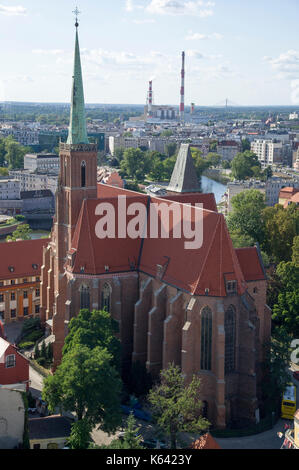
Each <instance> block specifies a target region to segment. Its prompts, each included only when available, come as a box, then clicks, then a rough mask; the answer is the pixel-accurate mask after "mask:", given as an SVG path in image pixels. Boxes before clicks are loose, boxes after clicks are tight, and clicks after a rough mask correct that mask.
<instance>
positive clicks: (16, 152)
mask: <svg viewBox="0 0 299 470" xmlns="http://www.w3.org/2000/svg"><path fill="white" fill-rule="evenodd" d="M5 151H6V154H5V160H6V161H7V162H8V166H9V168H13V169H17V168H24V155H25V154H26V152H27V151H28V149H27V148H26V147H23V145H21V144H19V142H16V141H15V140H14V138H13V137H12V136H9V137H7V138H6V139H5Z"/></svg>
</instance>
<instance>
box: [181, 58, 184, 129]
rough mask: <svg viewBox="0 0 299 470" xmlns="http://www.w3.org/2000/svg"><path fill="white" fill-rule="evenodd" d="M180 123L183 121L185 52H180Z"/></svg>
mask: <svg viewBox="0 0 299 470" xmlns="http://www.w3.org/2000/svg"><path fill="white" fill-rule="evenodd" d="M181 77H182V83H181V101H180V121H181V122H184V121H185V52H182V71H181Z"/></svg>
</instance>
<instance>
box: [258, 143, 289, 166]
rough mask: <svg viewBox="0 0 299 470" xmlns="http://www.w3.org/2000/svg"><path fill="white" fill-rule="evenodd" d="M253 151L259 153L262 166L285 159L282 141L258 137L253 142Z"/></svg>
mask: <svg viewBox="0 0 299 470" xmlns="http://www.w3.org/2000/svg"><path fill="white" fill-rule="evenodd" d="M251 151H252V152H254V153H255V154H256V155H257V157H258V160H259V162H260V163H261V165H262V167H267V166H272V165H273V164H277V163H282V161H283V144H282V142H274V140H271V139H269V140H263V139H256V140H254V141H253V142H251Z"/></svg>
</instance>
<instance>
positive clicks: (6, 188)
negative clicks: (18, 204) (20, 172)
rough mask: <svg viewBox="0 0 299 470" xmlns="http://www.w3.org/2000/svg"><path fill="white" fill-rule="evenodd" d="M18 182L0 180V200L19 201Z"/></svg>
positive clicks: (16, 180) (14, 180)
mask: <svg viewBox="0 0 299 470" xmlns="http://www.w3.org/2000/svg"><path fill="white" fill-rule="evenodd" d="M20 191H21V188H20V181H19V180H18V179H5V180H4V179H3V180H2V179H0V200H7V199H8V200H16V199H20Z"/></svg>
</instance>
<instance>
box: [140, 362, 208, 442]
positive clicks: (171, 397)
mask: <svg viewBox="0 0 299 470" xmlns="http://www.w3.org/2000/svg"><path fill="white" fill-rule="evenodd" d="M160 379H161V383H160V384H159V385H156V386H155V387H154V388H153V389H152V390H151V391H150V393H149V397H148V399H149V402H150V404H151V406H152V410H153V416H154V418H155V420H156V421H157V424H158V426H159V427H160V428H161V429H162V430H163V431H164V432H165V433H166V434H167V435H169V436H170V441H171V448H172V449H175V448H176V441H177V434H178V433H179V432H182V431H185V432H201V431H205V430H206V429H207V428H208V427H209V424H210V423H209V422H208V421H207V420H206V419H204V418H203V417H202V416H201V412H202V406H203V405H202V402H201V401H200V400H199V396H200V380H199V379H198V378H197V377H196V376H193V379H192V381H191V383H190V384H189V385H187V386H186V385H185V379H184V377H183V375H182V373H181V370H180V368H179V367H178V366H175V365H174V364H170V365H169V367H168V369H165V370H162V371H161V373H160Z"/></svg>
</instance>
